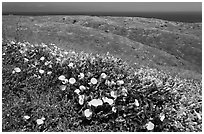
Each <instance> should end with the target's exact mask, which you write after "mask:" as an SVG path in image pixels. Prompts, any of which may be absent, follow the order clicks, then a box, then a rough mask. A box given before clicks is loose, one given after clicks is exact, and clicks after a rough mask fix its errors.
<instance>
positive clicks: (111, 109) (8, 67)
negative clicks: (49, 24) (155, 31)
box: [2, 40, 202, 132]
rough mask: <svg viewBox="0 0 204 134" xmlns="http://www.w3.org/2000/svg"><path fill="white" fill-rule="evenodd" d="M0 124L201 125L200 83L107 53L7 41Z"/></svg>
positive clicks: (42, 127)
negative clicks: (136, 65) (67, 49)
mask: <svg viewBox="0 0 204 134" xmlns="http://www.w3.org/2000/svg"><path fill="white" fill-rule="evenodd" d="M2 48H3V50H2V65H3V66H2V110H3V111H2V131H4V132H11V131H24V132H33V131H34V132H53V131H54V132H56V131H58V132H69V131H72V132H73V131H80V132H82V131H83V132H85V131H88V132H90V131H96V132H99V131H103V132H104V131H115V132H119V131H129V132H131V131H143V132H152V131H162V132H188V131H189V132H191V131H197V132H200V131H202V86H201V85H202V84H201V82H200V81H197V80H187V79H180V78H178V77H172V76H170V75H168V74H166V73H164V72H160V71H158V70H156V69H151V68H148V67H146V68H139V69H135V68H132V67H131V66H129V65H128V64H127V63H125V62H124V61H123V60H122V59H119V58H115V57H114V56H112V55H110V54H90V53H89V54H88V53H85V52H83V51H81V52H80V53H78V52H75V51H71V50H70V51H66V50H64V49H60V48H58V47H57V46H56V45H55V44H53V43H52V44H50V43H49V44H48V43H41V44H32V43H29V42H16V41H5V40H4V41H3V42H2Z"/></svg>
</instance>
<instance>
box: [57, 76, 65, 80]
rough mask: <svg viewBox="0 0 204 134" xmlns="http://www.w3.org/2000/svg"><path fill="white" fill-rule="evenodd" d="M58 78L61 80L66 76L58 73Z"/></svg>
mask: <svg viewBox="0 0 204 134" xmlns="http://www.w3.org/2000/svg"><path fill="white" fill-rule="evenodd" d="M58 79H59V80H61V81H62V80H65V79H66V77H65V76H64V75H60V76H59V77H58Z"/></svg>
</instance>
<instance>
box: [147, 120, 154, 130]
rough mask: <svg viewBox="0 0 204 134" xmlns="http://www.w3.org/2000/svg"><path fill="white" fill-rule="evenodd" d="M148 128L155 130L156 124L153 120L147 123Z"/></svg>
mask: <svg viewBox="0 0 204 134" xmlns="http://www.w3.org/2000/svg"><path fill="white" fill-rule="evenodd" d="M146 128H147V130H153V129H154V124H153V123H152V122H151V121H149V122H148V123H147V124H146Z"/></svg>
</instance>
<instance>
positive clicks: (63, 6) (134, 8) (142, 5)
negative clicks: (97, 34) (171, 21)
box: [2, 2, 202, 13]
mask: <svg viewBox="0 0 204 134" xmlns="http://www.w3.org/2000/svg"><path fill="white" fill-rule="evenodd" d="M2 12H3V13H4V12H25V13H26V12H53V13H55V12H75V13H78V12H202V3H201V2H117V3H116V2H75V3H74V2H3V3H2Z"/></svg>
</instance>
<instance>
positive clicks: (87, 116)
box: [84, 109, 92, 119]
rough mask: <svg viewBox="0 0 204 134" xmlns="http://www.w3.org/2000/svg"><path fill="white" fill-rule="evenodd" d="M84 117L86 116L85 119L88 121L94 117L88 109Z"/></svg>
mask: <svg viewBox="0 0 204 134" xmlns="http://www.w3.org/2000/svg"><path fill="white" fill-rule="evenodd" d="M84 115H85V117H86V118H87V119H90V118H91V116H92V111H91V110H90V109H86V110H85V111H84Z"/></svg>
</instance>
